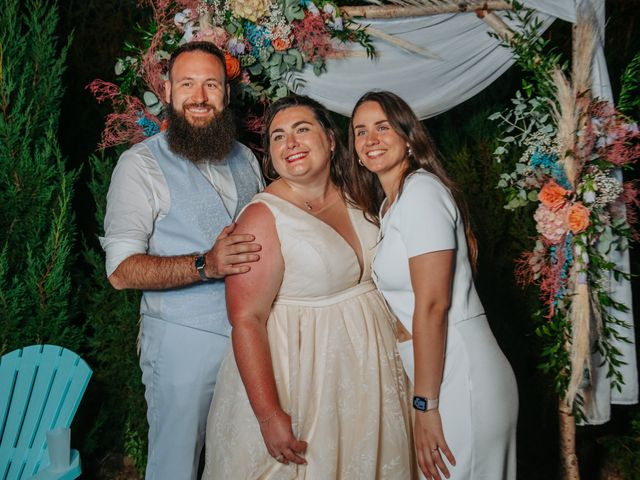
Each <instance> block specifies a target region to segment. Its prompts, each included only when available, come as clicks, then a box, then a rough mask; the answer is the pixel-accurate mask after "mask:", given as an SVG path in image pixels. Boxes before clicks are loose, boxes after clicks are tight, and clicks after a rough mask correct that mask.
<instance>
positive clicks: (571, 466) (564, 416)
mask: <svg viewBox="0 0 640 480" xmlns="http://www.w3.org/2000/svg"><path fill="white" fill-rule="evenodd" d="M559 414H560V419H559V420H560V459H561V462H562V470H563V478H564V479H565V480H580V470H579V468H578V456H577V455H576V418H575V417H574V416H573V414H572V413H571V407H569V406H567V403H566V399H562V400H560V408H559Z"/></svg>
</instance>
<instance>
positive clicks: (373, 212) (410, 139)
mask: <svg viewBox="0 0 640 480" xmlns="http://www.w3.org/2000/svg"><path fill="white" fill-rule="evenodd" d="M365 102H376V103H377V104H378V105H380V108H382V111H383V112H384V113H385V115H386V116H387V120H388V122H389V125H391V128H393V130H394V131H395V132H396V133H397V134H398V135H400V137H402V139H403V140H404V141H405V142H406V143H407V144H408V145H409V147H410V148H411V151H412V154H411V155H408V156H407V160H408V166H407V169H406V170H405V171H404V172H403V174H402V178H401V179H400V189H399V191H398V196H400V195H401V194H402V189H403V187H404V182H405V181H406V179H407V177H408V176H409V175H411V174H412V173H413V172H415V171H416V170H418V169H420V168H423V169H424V170H426V171H427V172H431V173H433V174H434V175H435V176H436V177H438V178H439V179H440V181H441V182H442V183H443V184H444V185H445V186H446V187H447V188H448V189H449V191H450V192H451V195H453V199H454V201H455V202H456V205H457V206H458V209H459V210H460V213H461V215H462V221H463V224H464V232H465V235H466V237H467V246H468V249H469V259H470V261H471V266H472V267H473V269H474V271H475V267H476V263H477V259H478V242H477V240H476V237H475V235H474V233H473V230H472V228H471V222H470V219H469V209H468V207H467V203H466V202H465V200H464V197H463V196H462V193H461V192H460V189H459V188H458V186H457V185H456V184H455V182H454V181H453V180H451V178H449V176H448V175H447V172H446V171H445V169H444V167H443V166H442V163H441V162H440V159H439V156H438V152H437V150H436V147H435V145H434V143H433V140H432V139H431V136H430V135H429V133H428V132H427V129H426V128H425V127H424V125H422V123H420V120H418V117H416V114H415V113H414V112H413V110H412V109H411V107H410V106H409V105H408V104H407V102H405V101H404V100H403V99H402V98H400V97H399V96H398V95H396V94H394V93H391V92H387V91H371V92H367V93H365V94H364V95H363V96H362V97H360V99H359V100H358V102H357V103H356V105H355V107H354V108H353V112H352V114H351V123H350V125H349V156H350V159H349V163H348V164H347V165H345V166H344V168H342V169H341V170H343V171H344V172H345V177H346V179H347V182H346V186H345V193H346V194H347V196H348V197H349V198H350V199H351V200H352V201H353V202H354V203H355V204H356V205H357V206H358V207H360V208H361V209H363V210H364V211H365V213H366V214H367V217H368V218H370V219H374V221H376V222H377V215H378V212H379V209H380V205H381V204H382V201H383V200H384V190H382V185H380V182H379V181H378V178H377V176H376V175H375V174H374V173H371V172H370V171H369V170H367V169H366V168H364V167H362V166H360V165H359V164H358V154H357V153H356V149H355V135H354V131H353V117H354V115H355V114H356V112H357V110H358V108H359V107H360V106H361V105H362V104H363V103H365Z"/></svg>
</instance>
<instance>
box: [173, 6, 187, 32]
mask: <svg viewBox="0 0 640 480" xmlns="http://www.w3.org/2000/svg"><path fill="white" fill-rule="evenodd" d="M190 18H191V9H190V8H185V9H184V10H183V11H181V12H178V13H176V16H175V17H173V23H175V24H176V27H178V28H180V27H181V26H182V25H184V24H185V23H187V22H188V21H189V19H190Z"/></svg>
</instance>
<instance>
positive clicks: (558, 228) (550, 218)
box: [533, 203, 569, 244]
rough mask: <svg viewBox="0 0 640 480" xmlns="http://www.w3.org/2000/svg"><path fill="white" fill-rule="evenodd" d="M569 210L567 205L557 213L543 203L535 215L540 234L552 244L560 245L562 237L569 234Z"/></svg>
mask: <svg viewBox="0 0 640 480" xmlns="http://www.w3.org/2000/svg"><path fill="white" fill-rule="evenodd" d="M568 209H569V207H568V206H566V205H565V206H564V207H562V208H560V209H558V210H557V211H554V210H552V209H550V208H548V207H547V206H546V205H545V204H544V203H541V204H540V205H539V206H538V209H537V210H536V213H534V214H533V218H534V220H535V221H536V230H537V231H538V233H540V234H541V235H542V236H543V237H544V238H545V239H547V240H548V241H550V242H551V243H554V244H557V243H559V242H560V240H562V237H564V235H565V234H566V233H567V232H568V226H567V221H566V218H567V211H568Z"/></svg>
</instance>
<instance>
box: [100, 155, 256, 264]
mask: <svg viewBox="0 0 640 480" xmlns="http://www.w3.org/2000/svg"><path fill="white" fill-rule="evenodd" d="M250 162H251V170H252V171H253V172H254V174H255V175H256V178H257V179H258V183H259V185H260V187H261V189H262V188H264V182H263V179H262V174H261V172H260V165H259V164H258V161H257V160H256V158H255V157H254V156H253V155H251V157H250ZM197 166H198V169H199V170H200V171H201V172H202V175H204V177H205V178H206V179H207V180H208V181H209V183H211V185H212V186H213V188H214V189H215V190H216V191H217V192H218V195H220V198H221V200H222V203H223V204H224V206H225V208H226V209H227V211H228V212H230V216H231V217H232V218H233V217H234V215H233V213H234V212H235V211H236V207H237V203H238V195H237V192H236V184H235V182H234V180H233V176H232V174H231V168H230V167H229V166H228V165H227V164H226V163H225V164H214V163H212V162H201V163H198V164H197ZM107 204H108V205H109V208H108V209H107V212H106V214H105V218H104V230H105V234H104V237H100V244H101V245H102V248H103V249H104V251H105V253H106V270H107V276H109V275H111V274H112V273H113V272H114V271H115V270H116V268H118V265H120V263H121V262H122V261H123V260H125V259H126V258H128V257H130V256H131V255H136V254H141V253H142V254H144V253H147V248H148V244H149V237H150V236H151V234H152V233H153V226H154V223H155V222H156V221H158V220H160V219H162V218H163V217H164V216H165V215H166V214H167V213H168V212H169V207H170V205H171V199H170V194H169V187H168V185H167V182H166V180H165V178H164V175H163V174H162V170H161V169H160V166H159V165H158V162H157V161H156V160H155V158H153V156H152V155H151V152H150V150H149V149H148V148H147V147H146V146H145V145H144V144H142V143H139V144H137V145H134V146H133V147H131V148H130V149H129V150H127V151H126V152H124V153H123V154H122V156H121V157H120V159H119V160H118V163H117V165H116V167H115V169H114V170H113V175H112V177H111V185H110V187H109V193H108V194H107ZM234 220H235V219H234Z"/></svg>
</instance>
